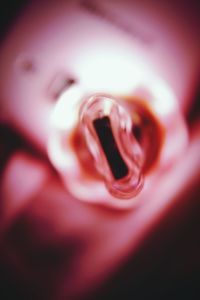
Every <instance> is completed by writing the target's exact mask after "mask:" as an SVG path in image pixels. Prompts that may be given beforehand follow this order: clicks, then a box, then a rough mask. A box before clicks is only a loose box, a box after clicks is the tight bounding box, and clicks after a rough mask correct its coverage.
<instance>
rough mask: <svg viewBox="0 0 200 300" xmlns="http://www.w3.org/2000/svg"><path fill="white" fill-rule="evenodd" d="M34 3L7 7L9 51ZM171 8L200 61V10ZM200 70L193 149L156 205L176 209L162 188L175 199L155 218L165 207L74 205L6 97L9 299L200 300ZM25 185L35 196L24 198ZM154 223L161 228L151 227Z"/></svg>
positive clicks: (4, 279) (1, 278)
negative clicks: (11, 114)
mask: <svg viewBox="0 0 200 300" xmlns="http://www.w3.org/2000/svg"><path fill="white" fill-rule="evenodd" d="M144 2H145V1H144ZM150 2H151V1H150ZM27 3H28V1H15V2H13V1H1V3H0V38H1V42H0V47H1V45H3V43H4V41H5V39H6V36H7V33H8V32H9V30H11V29H12V28H13V26H15V20H16V19H17V18H19V19H20V16H21V13H23V9H24V8H25V7H26V4H27ZM158 3H159V1H158ZM163 3H164V4H163V5H164V7H165V6H166V8H167V9H169V7H170V9H171V10H173V12H174V13H175V14H176V15H177V19H179V18H182V19H185V23H186V24H187V26H186V27H187V28H188V32H191V36H192V37H193V39H192V42H193V43H194V45H195V47H192V48H195V49H196V53H197V50H198V49H199V51H200V38H199V36H200V31H199V28H200V4H199V2H198V1H178V0H176V1H173V3H170V4H169V3H168V1H163ZM155 5H159V4H157V3H156V1H152V6H155ZM150 6H151V5H150ZM44 13H45V12H44ZM194 29H195V30H194ZM188 32H187V34H188ZM194 32H195V34H194ZM192 55H193V53H192V52H191V53H188V56H192ZM196 64H197V66H196V76H195V78H192V84H191V89H190V91H189V92H188V94H187V95H186V96H185V97H186V98H187V101H185V102H187V103H188V104H187V105H185V107H184V113H185V118H186V120H187V124H188V127H189V132H190V140H189V146H188V149H187V150H186V152H185V154H184V155H183V157H181V159H180V160H179V161H178V163H177V165H176V166H175V167H174V168H172V169H170V170H166V173H165V174H164V175H163V177H160V183H159V185H156V186H154V190H153V189H152V190H153V191H155V192H154V193H152V194H150V195H151V197H149V199H148V200H149V201H150V202H151V201H152V202H153V201H154V199H153V197H156V195H159V196H157V198H158V199H159V198H160V199H165V201H166V203H167V201H168V200H169V199H168V196H167V195H162V188H164V190H165V191H166V190H168V194H169V198H170V205H166V207H165V209H163V211H162V212H161V213H159V216H158V217H156V218H153V215H154V214H155V215H156V214H157V204H156V202H155V205H154V208H152V210H151V211H150V212H149V211H148V206H145V205H144V207H143V208H142V207H140V210H141V213H140V212H137V211H136V212H135V214H134V213H133V212H125V213H122V214H121V213H120V212H112V211H110V210H105V209H103V208H101V207H92V206H89V205H87V204H84V203H83V204H82V203H79V202H78V203H76V201H75V202H74V199H71V198H70V197H69V196H68V195H67V196H66V195H65V190H64V188H63V186H62V184H61V182H60V181H59V178H58V176H57V173H56V172H55V170H54V169H53V167H52V166H51V164H50V162H49V160H48V158H47V156H46V155H45V154H44V152H43V151H40V148H39V147H38V146H37V145H35V144H34V143H31V141H30V140H29V139H27V138H26V136H24V135H22V134H21V132H20V131H19V130H18V128H17V127H16V126H13V125H11V123H12V122H10V123H9V122H8V121H6V122H5V120H4V117H3V116H4V114H3V112H2V109H3V108H2V107H3V105H2V103H4V102H5V99H3V98H2V95H1V91H0V109H1V119H2V120H1V125H0V168H1V175H0V176H1V177H0V179H1V185H0V187H1V189H0V193H1V194H0V195H1V199H0V213H1V221H0V226H1V228H0V299H2V300H3V299H56V300H57V299H75V298H77V299H91V300H93V299H95V300H96V299H116V298H117V299H139V300H140V299H199V297H200V234H199V231H200V186H199V183H200V154H199V153H200V83H199V77H198V72H200V68H199V66H200V59H199V60H196ZM0 68H1V66H0ZM17 109H18V108H17V107H16V110H17ZM180 173H181V174H185V180H182V181H180V182H179V185H180V186H178V187H177V190H176V189H175V190H176V193H175V194H173V193H171V191H170V185H167V184H168V181H167V178H177V177H179V174H180ZM10 174H12V176H11V175H10ZM20 185H25V186H27V190H25V192H24V194H23V195H21V194H20V188H19V187H20ZM166 186H167V188H168V189H167V188H166ZM29 187H30V189H29ZM156 189H157V191H156ZM30 190H31V193H32V191H34V192H33V193H32V194H31V197H30V198H31V200H30V199H29V200H28V201H27V198H29V197H28V196H27V195H28V194H29V193H30ZM35 191H36V192H35ZM66 198H67V204H66ZM68 198H69V199H68ZM19 203H20V205H19ZM158 204H159V203H158ZM158 206H159V205H158ZM145 209H146V211H145ZM150 215H151V216H152V219H154V221H153V222H150V223H149V224H150V225H148V226H146V227H143V223H145V222H147V223H148V219H149V216H150ZM141 216H142V217H141ZM141 218H142V220H143V221H142V222H140V221H141ZM132 240H133V242H132ZM123 245H124V247H123ZM102 266H104V267H102ZM79 290H80V292H79Z"/></svg>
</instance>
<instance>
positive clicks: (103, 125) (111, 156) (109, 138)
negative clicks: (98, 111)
mask: <svg viewBox="0 0 200 300" xmlns="http://www.w3.org/2000/svg"><path fill="white" fill-rule="evenodd" d="M93 125H94V128H95V130H96V133H97V136H98V138H99V141H100V143H101V146H102V149H103V151H104V154H105V156H106V159H107V161H108V164H109V166H110V169H111V172H112V174H113V176H114V178H115V179H116V180H119V179H122V178H123V177H125V176H126V175H127V174H128V168H127V165H126V164H125V162H124V160H123V158H122V156H121V154H120V152H119V149H118V147H117V144H116V142H115V139H114V136H113V133H112V128H111V124H110V119H109V118H108V117H103V118H99V119H95V120H94V121H93Z"/></svg>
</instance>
